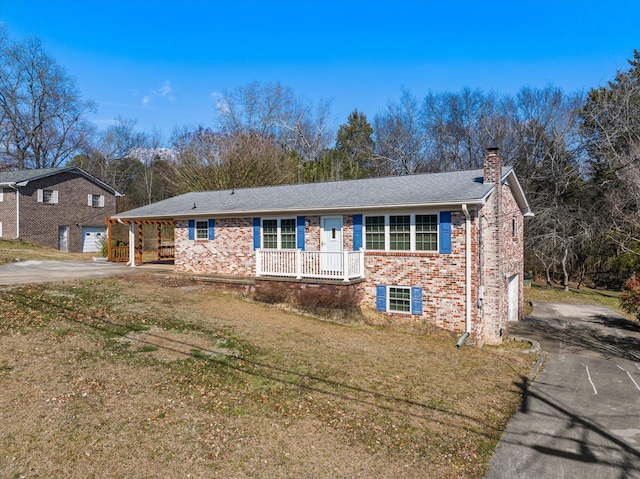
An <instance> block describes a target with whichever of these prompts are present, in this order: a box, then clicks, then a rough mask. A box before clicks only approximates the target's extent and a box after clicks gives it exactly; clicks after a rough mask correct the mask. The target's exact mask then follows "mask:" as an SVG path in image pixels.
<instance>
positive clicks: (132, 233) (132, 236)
mask: <svg viewBox="0 0 640 479" xmlns="http://www.w3.org/2000/svg"><path fill="white" fill-rule="evenodd" d="M135 265H136V222H135V221H131V223H130V224H129V262H128V263H127V266H135Z"/></svg>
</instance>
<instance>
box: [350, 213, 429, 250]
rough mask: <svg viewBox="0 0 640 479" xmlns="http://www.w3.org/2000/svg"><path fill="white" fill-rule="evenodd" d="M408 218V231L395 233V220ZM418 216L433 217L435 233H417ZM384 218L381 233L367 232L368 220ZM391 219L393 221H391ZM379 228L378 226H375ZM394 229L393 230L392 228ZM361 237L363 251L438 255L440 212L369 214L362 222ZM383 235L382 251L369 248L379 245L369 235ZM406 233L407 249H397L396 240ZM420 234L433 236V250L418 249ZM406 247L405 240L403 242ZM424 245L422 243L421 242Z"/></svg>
mask: <svg viewBox="0 0 640 479" xmlns="http://www.w3.org/2000/svg"><path fill="white" fill-rule="evenodd" d="M407 216H408V217H409V231H408V232H407V231H395V230H394V229H395V228H397V225H398V223H397V221H396V219H397V218H401V217H407ZM418 216H435V219H436V221H435V231H417V224H416V217H418ZM381 217H383V218H384V228H383V232H382V231H373V232H371V231H369V230H368V228H367V223H368V220H369V218H381ZM392 218H393V220H392ZM376 226H379V225H376ZM394 227H395V228H394ZM362 229H363V231H362V236H363V239H364V241H363V246H364V250H365V251H380V252H394V253H397V252H400V253H401V252H411V253H439V252H440V247H441V245H440V211H437V212H434V211H420V212H411V213H384V214H371V215H367V214H365V215H364V218H363V221H362ZM381 233H383V234H384V249H379V248H370V247H369V245H371V244H376V243H377V244H379V243H380V242H379V239H378V240H376V241H373V240H372V239H370V236H369V235H377V237H378V238H379V235H380V234H381ZM407 233H408V238H409V247H408V248H405V249H402V248H398V244H399V243H398V238H399V237H400V235H403V236H404V237H405V238H406V235H407ZM420 234H424V235H427V234H434V235H435V249H418V241H417V238H418V235H420ZM403 243H404V244H405V245H406V239H405V240H404V241H403ZM422 244H424V242H422Z"/></svg>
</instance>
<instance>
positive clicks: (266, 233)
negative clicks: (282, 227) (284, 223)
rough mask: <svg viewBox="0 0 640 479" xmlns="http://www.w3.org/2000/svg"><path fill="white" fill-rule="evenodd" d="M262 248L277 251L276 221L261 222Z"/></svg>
mask: <svg viewBox="0 0 640 479" xmlns="http://www.w3.org/2000/svg"><path fill="white" fill-rule="evenodd" d="M262 247H263V248H268V249H278V220H264V221H263V222H262Z"/></svg>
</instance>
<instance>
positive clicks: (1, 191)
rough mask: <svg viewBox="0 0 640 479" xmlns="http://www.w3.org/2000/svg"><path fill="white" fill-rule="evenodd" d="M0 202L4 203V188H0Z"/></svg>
mask: <svg viewBox="0 0 640 479" xmlns="http://www.w3.org/2000/svg"><path fill="white" fill-rule="evenodd" d="M0 201H4V188H0Z"/></svg>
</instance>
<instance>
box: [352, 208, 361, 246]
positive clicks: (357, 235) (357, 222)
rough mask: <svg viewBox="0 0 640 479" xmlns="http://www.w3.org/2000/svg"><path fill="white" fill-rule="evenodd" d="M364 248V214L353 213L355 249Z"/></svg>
mask: <svg viewBox="0 0 640 479" xmlns="http://www.w3.org/2000/svg"><path fill="white" fill-rule="evenodd" d="M361 248H362V215H353V251H360V249H361Z"/></svg>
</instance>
